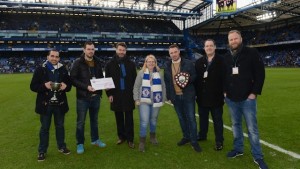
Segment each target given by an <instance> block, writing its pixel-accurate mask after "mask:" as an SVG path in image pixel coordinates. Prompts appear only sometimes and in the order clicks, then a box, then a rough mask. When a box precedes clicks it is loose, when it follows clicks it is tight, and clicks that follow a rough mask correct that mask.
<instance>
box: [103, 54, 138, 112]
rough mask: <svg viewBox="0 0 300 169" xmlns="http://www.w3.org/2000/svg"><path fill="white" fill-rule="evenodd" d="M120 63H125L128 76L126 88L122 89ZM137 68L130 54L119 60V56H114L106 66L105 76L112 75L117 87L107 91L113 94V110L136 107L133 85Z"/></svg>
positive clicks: (120, 110)
mask: <svg viewBox="0 0 300 169" xmlns="http://www.w3.org/2000/svg"><path fill="white" fill-rule="evenodd" d="M120 63H123V64H124V65H125V70H126V77H125V79H124V81H125V90H124V91H121V87H120V78H121V69H120ZM136 75H137V73H136V68H135V64H134V62H132V61H130V59H129V57H128V56H125V58H124V59H122V60H119V59H118V56H116V55H115V56H114V57H113V59H112V60H111V61H109V62H108V63H107V65H106V67H105V77H112V79H113V81H114V84H115V88H114V89H110V90H107V91H106V94H107V96H108V97H109V96H113V102H112V103H111V107H110V108H111V110H112V111H116V112H125V111H132V110H133V109H134V108H135V105H134V100H133V86H134V82H135V78H136Z"/></svg>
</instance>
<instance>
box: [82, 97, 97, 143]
mask: <svg viewBox="0 0 300 169" xmlns="http://www.w3.org/2000/svg"><path fill="white" fill-rule="evenodd" d="M99 109H100V95H96V96H93V97H90V98H88V99H77V127H76V139H77V144H84V126H85V118H86V114H87V111H88V110H89V116H90V127H91V141H92V142H94V141H96V140H98V139H99V134H98V112H99Z"/></svg>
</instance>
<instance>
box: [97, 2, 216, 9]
mask: <svg viewBox="0 0 300 169" xmlns="http://www.w3.org/2000/svg"><path fill="white" fill-rule="evenodd" d="M101 1H102V2H106V1H107V0H100V1H99V2H101ZM109 2H110V3H115V4H120V5H124V7H128V8H130V7H132V6H135V5H141V6H143V5H147V6H153V7H157V8H164V7H168V9H170V10H177V9H183V10H189V11H191V10H197V7H199V5H200V4H202V3H203V2H212V0H211V1H209V0H208V1H207V0H206V1H205V0H204V1H202V0H109Z"/></svg>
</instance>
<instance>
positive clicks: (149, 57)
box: [142, 54, 160, 72]
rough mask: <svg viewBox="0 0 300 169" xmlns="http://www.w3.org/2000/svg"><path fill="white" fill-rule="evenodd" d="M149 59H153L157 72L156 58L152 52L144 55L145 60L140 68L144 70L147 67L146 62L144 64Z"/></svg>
mask: <svg viewBox="0 0 300 169" xmlns="http://www.w3.org/2000/svg"><path fill="white" fill-rule="evenodd" d="M149 59H153V60H154V62H155V68H156V71H157V72H159V70H160V68H159V67H158V66H157V60H156V58H155V56H154V55H152V54H149V55H147V56H146V58H145V62H144V65H143V68H142V69H143V71H144V72H145V71H146V69H147V64H146V62H147V61H148V60H149Z"/></svg>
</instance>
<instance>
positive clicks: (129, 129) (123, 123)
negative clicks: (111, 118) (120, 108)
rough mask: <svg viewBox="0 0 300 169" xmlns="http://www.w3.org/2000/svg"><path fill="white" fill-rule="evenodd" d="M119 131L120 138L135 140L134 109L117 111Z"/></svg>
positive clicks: (129, 140)
mask: <svg viewBox="0 0 300 169" xmlns="http://www.w3.org/2000/svg"><path fill="white" fill-rule="evenodd" d="M115 117H116V123H117V132H118V137H119V139H122V140H127V141H128V142H133V138H134V129H133V111H128V112H115Z"/></svg>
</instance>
